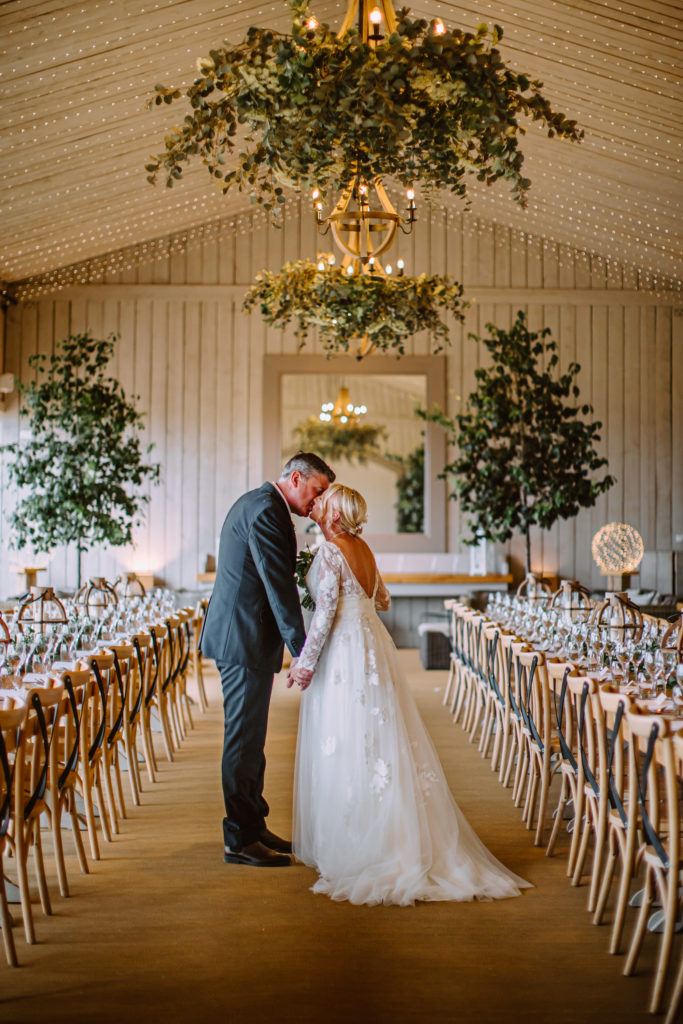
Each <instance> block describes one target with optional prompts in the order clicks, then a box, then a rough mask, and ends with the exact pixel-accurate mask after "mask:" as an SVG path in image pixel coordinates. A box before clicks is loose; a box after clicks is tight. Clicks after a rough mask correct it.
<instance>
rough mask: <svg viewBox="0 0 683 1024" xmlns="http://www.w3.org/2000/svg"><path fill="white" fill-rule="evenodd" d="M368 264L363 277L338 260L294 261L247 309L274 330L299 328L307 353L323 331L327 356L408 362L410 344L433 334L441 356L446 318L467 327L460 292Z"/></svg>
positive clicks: (449, 284) (255, 291) (448, 283)
mask: <svg viewBox="0 0 683 1024" xmlns="http://www.w3.org/2000/svg"><path fill="white" fill-rule="evenodd" d="M372 259H373V258H372V257H370V260H372ZM370 260H369V261H368V264H367V266H366V268H365V269H364V270H363V272H361V273H356V272H354V266H353V264H352V263H349V264H348V265H347V266H346V267H345V268H344V267H339V266H336V265H335V261H334V257H332V256H322V257H321V258H319V260H318V261H314V260H294V261H292V262H290V263H286V264H285V265H284V267H283V268H282V270H281V271H280V272H279V273H277V274H275V273H273V272H272V271H270V270H262V271H261V273H260V274H257V276H256V281H255V283H254V284H253V285H252V287H251V288H250V289H249V291H248V292H247V295H246V297H245V300H244V306H243V308H244V309H245V310H246V311H247V312H251V311H252V310H253V309H254V308H256V307H258V308H259V310H260V312H261V316H262V317H263V319H264V320H265V321H266V323H267V324H270V325H271V326H273V327H280V328H285V327H286V326H287V325H288V324H290V323H291V322H292V321H293V322H294V324H295V329H296V334H297V337H298V339H299V342H300V344H301V345H304V344H305V342H306V340H307V338H308V336H309V334H310V332H311V330H313V329H317V331H318V340H319V341H320V344H321V345H322V347H323V349H324V350H325V354H326V355H327V356H331V355H333V354H334V353H339V352H352V353H353V354H354V355H355V356H356V358H357V359H362V358H363V357H364V356H367V355H369V354H370V353H371V352H373V351H375V350H377V351H381V352H393V353H394V354H396V355H403V354H404V353H405V342H406V340H407V339H408V338H409V337H411V336H412V335H413V334H417V333H418V332H419V331H423V330H427V331H429V332H430V334H431V342H432V351H434V352H440V351H441V350H442V349H443V347H444V345H446V344H447V343H448V340H449V330H448V324H447V322H446V321H445V320H444V319H442V316H441V310H443V311H444V312H449V313H450V314H451V316H452V317H453V318H454V319H455V320H457V321H460V322H462V321H463V320H464V317H465V310H466V309H467V307H468V305H469V303H467V302H465V301H463V300H462V298H461V296H462V285H461V284H458V282H457V281H452V280H451V279H450V278H448V277H439V276H438V275H428V274H420V275H419V276H417V277H407V276H406V277H403V276H402V275H401V274H400V273H399V274H397V275H394V274H388V273H386V272H380V269H379V264H378V263H374V262H370ZM375 267H377V268H378V269H373V268H375ZM386 269H387V270H388V269H389V268H386Z"/></svg>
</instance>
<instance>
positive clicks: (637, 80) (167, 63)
mask: <svg viewBox="0 0 683 1024" xmlns="http://www.w3.org/2000/svg"><path fill="white" fill-rule="evenodd" d="M7 6H8V7H12V9H13V10H12V14H11V16H10V12H9V10H8V11H7V13H6V14H3V15H2V16H0V29H1V30H2V36H3V55H2V57H0V85H1V87H2V92H3V147H2V151H1V153H0V216H1V217H2V224H3V253H2V256H1V257H0V277H3V278H8V279H10V280H15V281H16V280H18V279H21V280H23V281H26V280H27V279H29V275H31V278H30V279H31V280H32V281H34V282H35V281H37V280H38V278H39V276H40V274H41V273H43V276H45V275H47V274H56V277H57V279H60V280H61V279H63V278H65V277H68V276H69V274H68V273H67V271H68V272H69V273H71V271H69V268H70V267H73V266H81V265H84V264H85V263H87V262H88V260H91V261H92V260H95V261H97V260H99V261H105V263H106V261H107V260H110V261H111V260H113V261H114V263H116V262H117V260H118V257H117V255H116V254H117V253H120V252H123V251H126V252H127V253H128V256H127V259H128V260H129V261H130V262H131V266H132V265H136V263H137V262H141V261H143V260H144V259H149V258H150V252H152V248H153V245H154V243H145V245H147V249H144V248H141V244H140V243H139V242H138V241H137V239H139V236H140V233H144V234H146V235H151V234H154V233H155V232H158V233H159V235H160V236H161V235H164V232H165V233H166V234H165V235H164V237H165V238H168V237H170V234H169V232H170V231H171V230H172V228H173V226H174V224H178V223H179V222H180V223H183V222H185V224H187V223H188V222H189V221H193V222H195V223H197V224H199V225H200V226H199V227H198V228H196V229H193V228H191V227H190V228H185V233H186V234H187V238H188V242H187V243H186V244H195V242H196V241H197V238H198V237H199V236H198V235H197V234H195V235H194V236H193V235H192V234H191V232H192V231H193V230H194V231H195V232H204V233H205V236H206V237H208V235H206V232H209V231H210V230H211V229H210V228H209V227H206V225H208V224H210V223H212V222H213V221H214V220H217V219H219V218H220V219H222V222H223V224H224V227H223V230H230V228H229V227H226V226H225V225H226V224H229V223H231V222H232V221H234V222H235V223H238V222H239V224H245V223H252V221H251V220H249V216H250V215H249V214H242V213H240V211H238V210H234V209H231V211H230V213H229V214H228V215H227V218H226V215H225V214H221V203H220V198H219V199H218V200H214V199H213V197H212V196H210V195H209V194H208V192H207V191H206V190H205V189H204V188H203V187H202V188H201V189H198V188H195V189H194V190H193V189H192V188H191V187H190V188H187V189H186V190H185V192H184V193H183V194H182V195H181V190H180V189H176V190H174V191H173V192H172V193H170V194H168V193H164V194H162V196H160V197H159V198H158V199H157V200H156V201H155V199H154V197H153V195H151V196H150V195H149V194H147V193H146V192H145V188H144V177H142V175H141V171H140V167H141V164H142V163H144V159H145V155H146V153H147V152H148V151H149V150H150V147H154V146H155V145H156V140H157V137H158V126H159V124H160V123H161V122H160V121H159V120H157V118H155V116H154V115H153V114H150V113H149V112H148V111H146V110H145V109H144V99H145V97H146V96H147V95H148V94H149V93H150V91H151V89H152V88H153V84H154V82H155V81H156V80H157V78H158V77H159V76H162V77H163V79H168V80H173V82H174V84H178V85H179V86H182V85H183V84H189V81H191V79H192V76H193V75H194V73H195V64H194V61H195V58H196V56H197V54H198V53H202V52H207V51H208V49H209V48H210V47H211V46H212V45H215V44H216V42H217V41H220V40H222V39H223V38H224V37H225V36H226V35H228V36H229V37H230V38H232V39H238V38H241V37H242V36H243V35H244V33H245V32H246V30H247V28H248V27H249V25H250V24H252V23H258V24H264V25H269V26H272V27H275V28H277V29H279V30H283V31H287V30H288V27H289V23H290V13H289V6H288V3H287V2H286V0H277V2H270V3H263V4H261V5H259V6H258V7H256V5H254V4H253V3H250V2H247V0H232V2H231V3H230V5H229V8H228V16H227V18H226V5H225V2H224V0H222V2H220V3H219V2H218V0H194V2H193V4H192V5H189V4H177V3H173V4H170V3H167V2H161V0H154V2H152V0H140V2H139V3H133V2H132V0H88V3H82V4H78V5H76V4H74V5H64V6H63V7H60V9H59V11H58V12H55V9H54V7H53V6H47V7H46V6H44V7H43V8H42V9H41V10H40V13H33V12H32V13H31V15H30V20H28V18H27V20H26V21H24V22H22V21H21V20H20V19H19V18H17V7H18V5H11V4H10V5H7ZM425 6H426V5H423V8H424V7H425ZM345 8H346V0H334V2H333V0H326V2H323V0H320V2H316V0H313V3H312V5H311V14H312V16H315V17H316V20H318V19H319V20H320V21H327V22H328V23H329V24H330V25H332V26H334V25H335V24H336V23H338V21H339V17H340V14H342V13H343V11H344V10H345ZM314 9H315V14H313V11H314ZM668 10H669V8H666V7H664V6H662V7H661V8H658V9H657V10H656V11H650V10H648V11H647V12H646V13H644V14H639V13H638V11H634V10H631V9H629V12H628V17H627V16H626V14H624V13H622V12H621V11H620V10H619V8H615V7H614V6H613V5H609V4H607V3H599V4H594V5H592V6H591V7H590V8H589V9H586V10H581V9H577V8H576V7H575V6H571V7H569V6H568V5H567V3H566V2H560V0H550V2H549V3H548V4H546V6H545V8H544V9H543V11H542V12H541V13H540V14H539V9H538V5H537V4H536V3H531V2H529V0H519V2H516V3H515V5H514V10H512V9H511V8H508V6H507V5H506V3H504V2H500V0H498V2H495V3H493V2H487V3H483V4H481V5H478V6H477V8H476V10H475V8H474V7H472V8H471V9H470V8H468V7H465V8H463V6H462V5H461V6H460V7H459V8H457V17H458V26H459V27H462V28H464V29H469V30H473V29H474V27H475V25H476V24H477V23H478V22H480V21H482V20H488V22H489V24H492V23H493V22H494V21H496V22H498V23H500V24H502V25H503V27H504V30H505V35H504V38H503V41H502V43H501V50H502V52H503V54H504V56H505V57H506V58H508V59H510V60H511V62H513V63H515V64H518V65H519V66H521V67H525V68H526V69H528V70H529V72H530V73H532V74H533V75H534V76H537V77H539V78H541V79H542V80H544V81H545V84H546V87H548V86H550V87H551V93H550V95H551V98H552V99H553V101H555V102H556V103H557V104H558V106H560V107H562V108H564V109H567V110H571V111H573V112H574V114H575V116H576V117H577V119H578V120H579V121H580V123H581V124H582V125H583V126H584V127H585V128H586V129H587V138H586V140H585V142H584V143H583V144H582V147H581V150H579V149H577V150H576V151H572V153H571V156H566V155H564V154H562V155H560V154H552V156H551V157H550V159H548V158H547V155H546V150H545V149H544V141H543V140H542V139H541V137H540V136H538V135H537V132H536V128H535V126H533V124H532V125H529V127H528V142H529V143H530V144H532V145H530V149H529V153H528V159H527V164H528V166H529V177H530V178H531V179H532V182H533V187H532V192H531V197H530V204H529V209H528V210H527V211H526V213H521V212H518V211H516V210H513V209H512V205H513V204H512V203H511V201H510V199H509V197H508V196H506V195H497V194H495V192H494V191H493V190H486V189H484V188H482V189H479V190H477V194H476V196H475V197H474V199H473V207H474V208H475V210H476V214H477V215H478V216H480V217H481V218H483V219H489V220H498V221H499V222H501V223H505V224H506V225H507V226H508V227H510V228H514V229H515V230H521V227H522V225H524V226H525V227H526V228H527V229H528V234H529V236H530V237H534V238H537V239H538V238H542V239H544V241H543V242H540V243H538V244H541V245H542V246H543V251H544V252H545V251H548V248H549V247H550V248H552V247H553V246H554V245H557V244H567V245H570V246H574V247H575V246H577V244H578V246H579V252H585V254H586V255H585V256H584V257H582V256H581V255H579V256H578V257H575V258H578V259H582V258H583V259H585V260H586V262H587V263H588V264H591V263H595V261H596V259H597V256H598V254H601V255H602V256H603V257H604V260H605V261H606V265H610V266H615V265H625V264H624V259H625V256H626V255H628V257H629V265H631V266H633V267H637V268H638V271H639V273H640V275H641V277H642V279H643V280H646V279H650V278H652V279H656V280H657V281H658V282H659V286H660V287H663V286H664V284H663V283H664V282H673V285H674V286H675V287H680V279H681V262H682V257H681V251H682V249H683V244H682V243H681V238H680V235H677V233H676V205H677V203H678V199H677V197H676V192H675V180H676V175H677V173H678V172H679V170H680V162H681V149H682V148H683V140H682V137H681V131H680V126H679V121H680V119H679V116H678V113H677V96H676V92H677V88H678V76H677V46H678V44H679V43H680V41H681V26H680V23H679V22H678V20H677V19H676V18H675V17H674V14H667V11H668ZM674 13H675V12H674ZM420 14H421V15H423V16H425V17H427V18H432V20H433V23H434V24H435V26H436V25H444V27H445V28H446V29H449V28H451V27H453V23H454V17H455V14H456V8H454V7H453V6H452V5H451V4H447V3H434V2H431V3H430V4H429V5H428V10H426V11H425V10H421V11H420ZM622 19H623V20H622ZM435 31H436V29H435ZM439 31H440V29H439ZM527 164H525V167H526V166H527ZM141 182H142V184H141ZM188 184H189V183H188ZM169 198H170V199H171V200H172V201H170V202H169ZM289 205H292V204H289ZM223 209H224V207H223ZM294 209H295V210H296V205H294ZM453 216H454V217H456V218H458V224H461V223H463V218H462V217H461V215H460V213H459V208H458V207H457V206H456V207H453ZM245 217H246V219H244V218H245ZM235 218H237V220H235ZM239 218H242V219H239ZM452 223H455V221H452ZM65 225H72V227H66V228H65ZM236 230H237V232H238V234H239V233H240V232H241V230H242V229H241V227H238V228H237V229H236ZM465 230H466V231H469V230H470V228H469V227H467V228H466V229H465ZM176 235H177V233H176ZM176 235H174V236H173V237H174V238H176V240H175V241H174V242H173V245H174V246H176V245H178V244H180V243H179V242H178V240H177V239H178V238H179V237H180V236H179V235H177V237H176ZM202 237H204V235H203V236H202ZM184 244H185V243H184ZM534 244H535V243H534ZM150 246H151V247H152V248H150ZM103 251H105V252H106V253H108V254H109V255H105V256H103V255H100V253H102V252H103ZM154 251H155V253H156V250H154ZM159 251H160V252H162V251H163V247H162V248H161V249H160V250H159ZM174 251H175V250H174ZM81 257H83V258H81ZM157 258H159V259H163V258H166V257H165V256H163V255H160V256H157V255H155V256H154V259H157ZM98 265H99V264H98ZM55 266H57V267H60V268H61V269H60V270H58V271H53V270H52V268H53V267H55ZM94 266H95V265H94V264H92V265H91V269H90V272H91V273H95V270H94V269H93V268H94ZM83 273H85V271H83ZM18 290H20V289H18ZM24 290H25V289H24Z"/></svg>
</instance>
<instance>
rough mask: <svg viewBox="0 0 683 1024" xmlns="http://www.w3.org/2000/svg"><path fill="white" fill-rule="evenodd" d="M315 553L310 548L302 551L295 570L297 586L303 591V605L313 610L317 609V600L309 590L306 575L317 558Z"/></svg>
mask: <svg viewBox="0 0 683 1024" xmlns="http://www.w3.org/2000/svg"><path fill="white" fill-rule="evenodd" d="M315 554H316V553H315V551H311V549H310V548H304V550H303V551H300V552H299V554H298V555H297V556H296V569H295V570H294V578H295V579H296V583H297V586H298V587H299V589H300V590H302V591H303V594H302V597H301V605H302V607H303V608H308V609H309V611H313V610H314V609H315V601H314V600H313V598H312V597H311V595H310V594H309V592H308V587H307V586H306V576H307V574H308V570H309V569H310V568H311V563H312V561H313V559H314V558H315Z"/></svg>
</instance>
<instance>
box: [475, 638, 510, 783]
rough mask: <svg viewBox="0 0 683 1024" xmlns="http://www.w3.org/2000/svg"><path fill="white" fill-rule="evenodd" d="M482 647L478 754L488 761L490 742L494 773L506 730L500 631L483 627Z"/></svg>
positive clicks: (503, 661)
mask: <svg viewBox="0 0 683 1024" xmlns="http://www.w3.org/2000/svg"><path fill="white" fill-rule="evenodd" d="M483 643H484V645H485V673H486V682H487V688H486V697H485V700H486V706H485V709H484V722H483V724H482V730H481V740H480V743H479V750H480V751H481V755H482V757H488V752H489V747H490V746H491V741H493V750H492V752H491V771H494V772H495V771H497V769H498V768H499V765H500V761H501V755H502V750H503V746H504V734H505V726H506V690H505V660H504V651H503V644H502V642H501V629H500V627H499V626H493V625H485V626H484V635H483Z"/></svg>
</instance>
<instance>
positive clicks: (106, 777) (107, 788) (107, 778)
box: [99, 741, 119, 835]
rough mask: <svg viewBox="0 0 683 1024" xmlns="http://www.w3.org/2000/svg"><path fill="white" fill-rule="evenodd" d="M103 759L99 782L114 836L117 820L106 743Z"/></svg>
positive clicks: (109, 759)
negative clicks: (104, 796)
mask: <svg viewBox="0 0 683 1024" xmlns="http://www.w3.org/2000/svg"><path fill="white" fill-rule="evenodd" d="M102 753H103V757H102V760H101V762H100V773H99V777H100V782H101V784H102V787H103V789H104V792H105V795H106V797H107V807H108V809H109V824H110V826H111V830H112V832H113V833H114V835H118V834H119V819H118V815H117V813H116V804H115V802H114V790H113V787H112V784H111V772H112V770H113V765H112V763H111V750H110V748H108V747H107V744H106V741H105V743H104V745H103V751H102ZM99 810H100V817H102V808H100V809H99Z"/></svg>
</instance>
